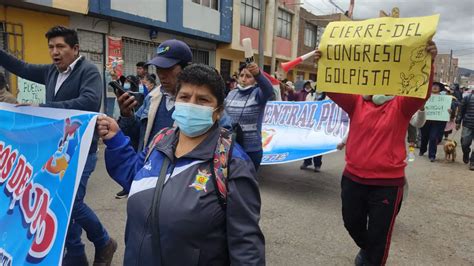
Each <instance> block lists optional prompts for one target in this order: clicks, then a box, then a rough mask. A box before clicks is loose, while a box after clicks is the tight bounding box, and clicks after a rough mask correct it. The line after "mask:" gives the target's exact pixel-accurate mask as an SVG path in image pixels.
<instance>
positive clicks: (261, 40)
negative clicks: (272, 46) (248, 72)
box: [258, 0, 266, 69]
mask: <svg viewBox="0 0 474 266" xmlns="http://www.w3.org/2000/svg"><path fill="white" fill-rule="evenodd" d="M265 3H266V0H260V26H259V30H258V66H259V67H260V69H263V65H264V61H265V54H264V53H265Z"/></svg>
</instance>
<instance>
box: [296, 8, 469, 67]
mask: <svg viewBox="0 0 474 266" xmlns="http://www.w3.org/2000/svg"><path fill="white" fill-rule="evenodd" d="M300 2H304V5H303V7H304V8H306V9H309V10H310V11H312V12H313V13H314V14H316V15H320V14H331V13H334V12H336V8H335V7H334V6H333V5H332V4H331V3H330V2H329V0H300ZM333 2H334V3H336V4H337V5H338V6H339V7H341V8H342V9H343V10H347V9H348V7H349V2H350V1H349V0H333ZM393 7H398V8H399V9H400V17H416V16H428V15H432V14H440V21H439V24H438V31H437V33H436V35H435V37H434V41H435V42H436V44H437V46H438V50H439V53H446V54H449V52H450V49H452V50H453V57H457V58H459V66H461V67H465V68H469V69H472V70H474V0H444V1H443V0H431V1H428V0H398V1H397V0H355V7H354V18H355V19H366V18H374V17H378V15H379V10H384V11H385V12H386V13H390V12H391V10H392V8H393ZM338 12H339V11H338Z"/></svg>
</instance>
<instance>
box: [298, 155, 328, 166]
mask: <svg viewBox="0 0 474 266" xmlns="http://www.w3.org/2000/svg"><path fill="white" fill-rule="evenodd" d="M311 160H312V161H311ZM312 163H313V164H314V167H319V168H321V165H323V156H322V155H321V156H316V157H313V158H312V159H311V158H308V159H304V162H303V164H304V165H306V166H310V165H311V164H312Z"/></svg>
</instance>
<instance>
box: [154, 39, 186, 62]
mask: <svg viewBox="0 0 474 266" xmlns="http://www.w3.org/2000/svg"><path fill="white" fill-rule="evenodd" d="M192 60H193V54H192V52H191V49H190V48H189V46H188V45H187V44H186V43H184V42H182V41H179V40H174V39H173V40H167V41H164V42H163V43H161V44H160V46H158V49H157V52H156V56H155V57H154V58H153V59H151V60H150V61H148V63H147V65H154V66H156V67H158V68H170V67H172V66H174V65H176V64H179V63H185V64H186V63H190V62H191V61H192Z"/></svg>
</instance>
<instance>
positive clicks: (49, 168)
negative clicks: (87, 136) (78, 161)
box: [41, 118, 82, 181]
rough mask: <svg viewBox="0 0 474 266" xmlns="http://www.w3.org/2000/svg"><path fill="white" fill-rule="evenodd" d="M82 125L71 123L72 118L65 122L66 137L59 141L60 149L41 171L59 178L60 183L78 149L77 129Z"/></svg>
mask: <svg viewBox="0 0 474 266" xmlns="http://www.w3.org/2000/svg"><path fill="white" fill-rule="evenodd" d="M81 125H82V123H81V122H79V121H71V119H70V118H67V119H66V120H65V125H64V135H63V137H62V138H61V139H60V140H59V143H58V149H57V150H56V152H55V153H54V154H53V155H52V156H51V157H50V158H49V159H48V161H47V162H46V164H45V165H44V166H43V168H42V169H41V170H42V171H46V172H48V173H50V174H51V175H57V176H59V180H60V181H61V180H62V179H63V177H64V173H65V172H66V170H67V168H68V166H69V162H70V160H71V158H72V156H73V155H74V153H75V152H76V150H77V148H78V144H79V139H80V138H79V134H78V132H77V129H78V128H80V127H81Z"/></svg>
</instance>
